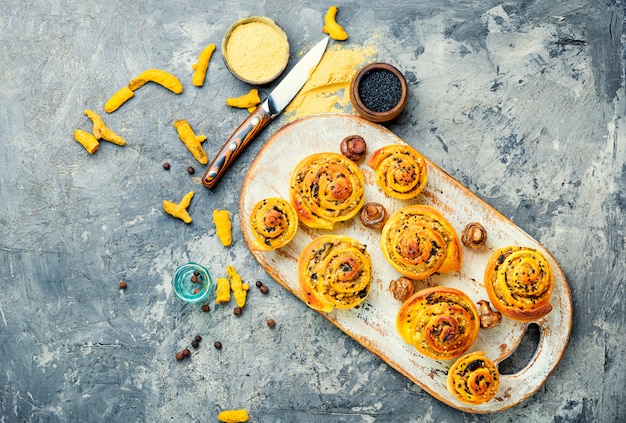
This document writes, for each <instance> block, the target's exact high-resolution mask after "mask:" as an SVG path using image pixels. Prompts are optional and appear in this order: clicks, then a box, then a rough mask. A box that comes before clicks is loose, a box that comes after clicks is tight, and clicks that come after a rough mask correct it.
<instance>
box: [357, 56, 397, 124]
mask: <svg viewBox="0 0 626 423" xmlns="http://www.w3.org/2000/svg"><path fill="white" fill-rule="evenodd" d="M408 98H409V90H408V86H407V83H406V79H405V78H404V75H402V73H401V72H400V71H399V70H398V69H396V68H395V67H393V66H392V65H390V64H388V63H380V62H377V63H370V64H369V65H366V66H364V67H362V68H361V69H360V70H359V71H358V72H357V73H356V75H355V76H354V78H352V81H351V83H350V100H351V101H352V107H354V110H356V112H357V113H358V114H359V115H361V116H362V117H364V118H365V119H367V120H370V121H372V122H388V121H390V120H392V119H395V118H396V117H397V116H398V115H399V114H400V113H402V111H403V110H404V108H405V107H406V104H407V101H408Z"/></svg>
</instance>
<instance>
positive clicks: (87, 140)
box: [74, 129, 100, 154]
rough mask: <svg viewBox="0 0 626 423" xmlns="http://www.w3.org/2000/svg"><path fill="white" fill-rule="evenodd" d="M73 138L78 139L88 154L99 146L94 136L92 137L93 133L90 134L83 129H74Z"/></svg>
mask: <svg viewBox="0 0 626 423" xmlns="http://www.w3.org/2000/svg"><path fill="white" fill-rule="evenodd" d="M74 139H75V140H76V141H78V142H79V143H80V144H81V145H82V146H83V147H85V150H87V153H89V154H93V153H95V152H96V151H98V148H99V147H100V143H99V142H98V140H97V139H96V137H94V136H93V134H90V133H89V132H87V131H83V130H82V129H75V130H74Z"/></svg>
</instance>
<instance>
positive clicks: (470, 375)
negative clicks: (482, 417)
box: [446, 351, 500, 404]
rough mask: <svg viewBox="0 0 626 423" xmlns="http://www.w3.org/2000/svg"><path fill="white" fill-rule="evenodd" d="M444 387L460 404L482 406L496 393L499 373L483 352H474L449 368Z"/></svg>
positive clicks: (498, 384) (498, 385)
mask: <svg viewBox="0 0 626 423" xmlns="http://www.w3.org/2000/svg"><path fill="white" fill-rule="evenodd" d="M446 387H447V388H448V391H449V392H450V393H451V394H452V395H454V397H455V398H457V399H458V400H459V401H461V402H464V403H466V404H483V403H486V402H488V401H491V400H492V399H493V398H494V397H495V396H496V394H497V393H498V388H499V387H500V373H499V372H498V368H497V367H496V365H495V364H494V363H493V362H492V361H491V360H489V359H488V358H487V357H486V356H485V353H484V352H483V351H476V352H473V353H469V354H466V355H464V356H462V357H460V358H459V359H458V360H456V361H455V362H454V363H453V364H452V366H450V369H449V370H448V378H447V380H446Z"/></svg>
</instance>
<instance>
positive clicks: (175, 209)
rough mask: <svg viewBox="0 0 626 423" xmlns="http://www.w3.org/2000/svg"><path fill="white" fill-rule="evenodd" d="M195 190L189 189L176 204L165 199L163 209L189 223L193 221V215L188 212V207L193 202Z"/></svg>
mask: <svg viewBox="0 0 626 423" xmlns="http://www.w3.org/2000/svg"><path fill="white" fill-rule="evenodd" d="M193 195H194V192H193V191H189V192H188V193H187V194H185V196H184V197H183V199H182V200H180V203H178V204H176V203H173V202H171V201H167V200H163V210H165V212H166V213H167V214H169V215H172V216H174V217H175V218H177V219H180V220H182V221H183V222H185V223H187V224H189V223H191V220H192V219H191V216H190V215H189V213H188V212H187V207H189V204H190V203H191V199H192V198H193Z"/></svg>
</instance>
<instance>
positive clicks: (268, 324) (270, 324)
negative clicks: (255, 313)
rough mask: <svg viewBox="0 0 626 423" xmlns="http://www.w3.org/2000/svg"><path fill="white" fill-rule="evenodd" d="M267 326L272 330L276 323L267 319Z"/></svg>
mask: <svg viewBox="0 0 626 423" xmlns="http://www.w3.org/2000/svg"><path fill="white" fill-rule="evenodd" d="M267 326H269V327H271V328H273V327H274V326H276V322H275V321H274V319H268V320H267Z"/></svg>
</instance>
